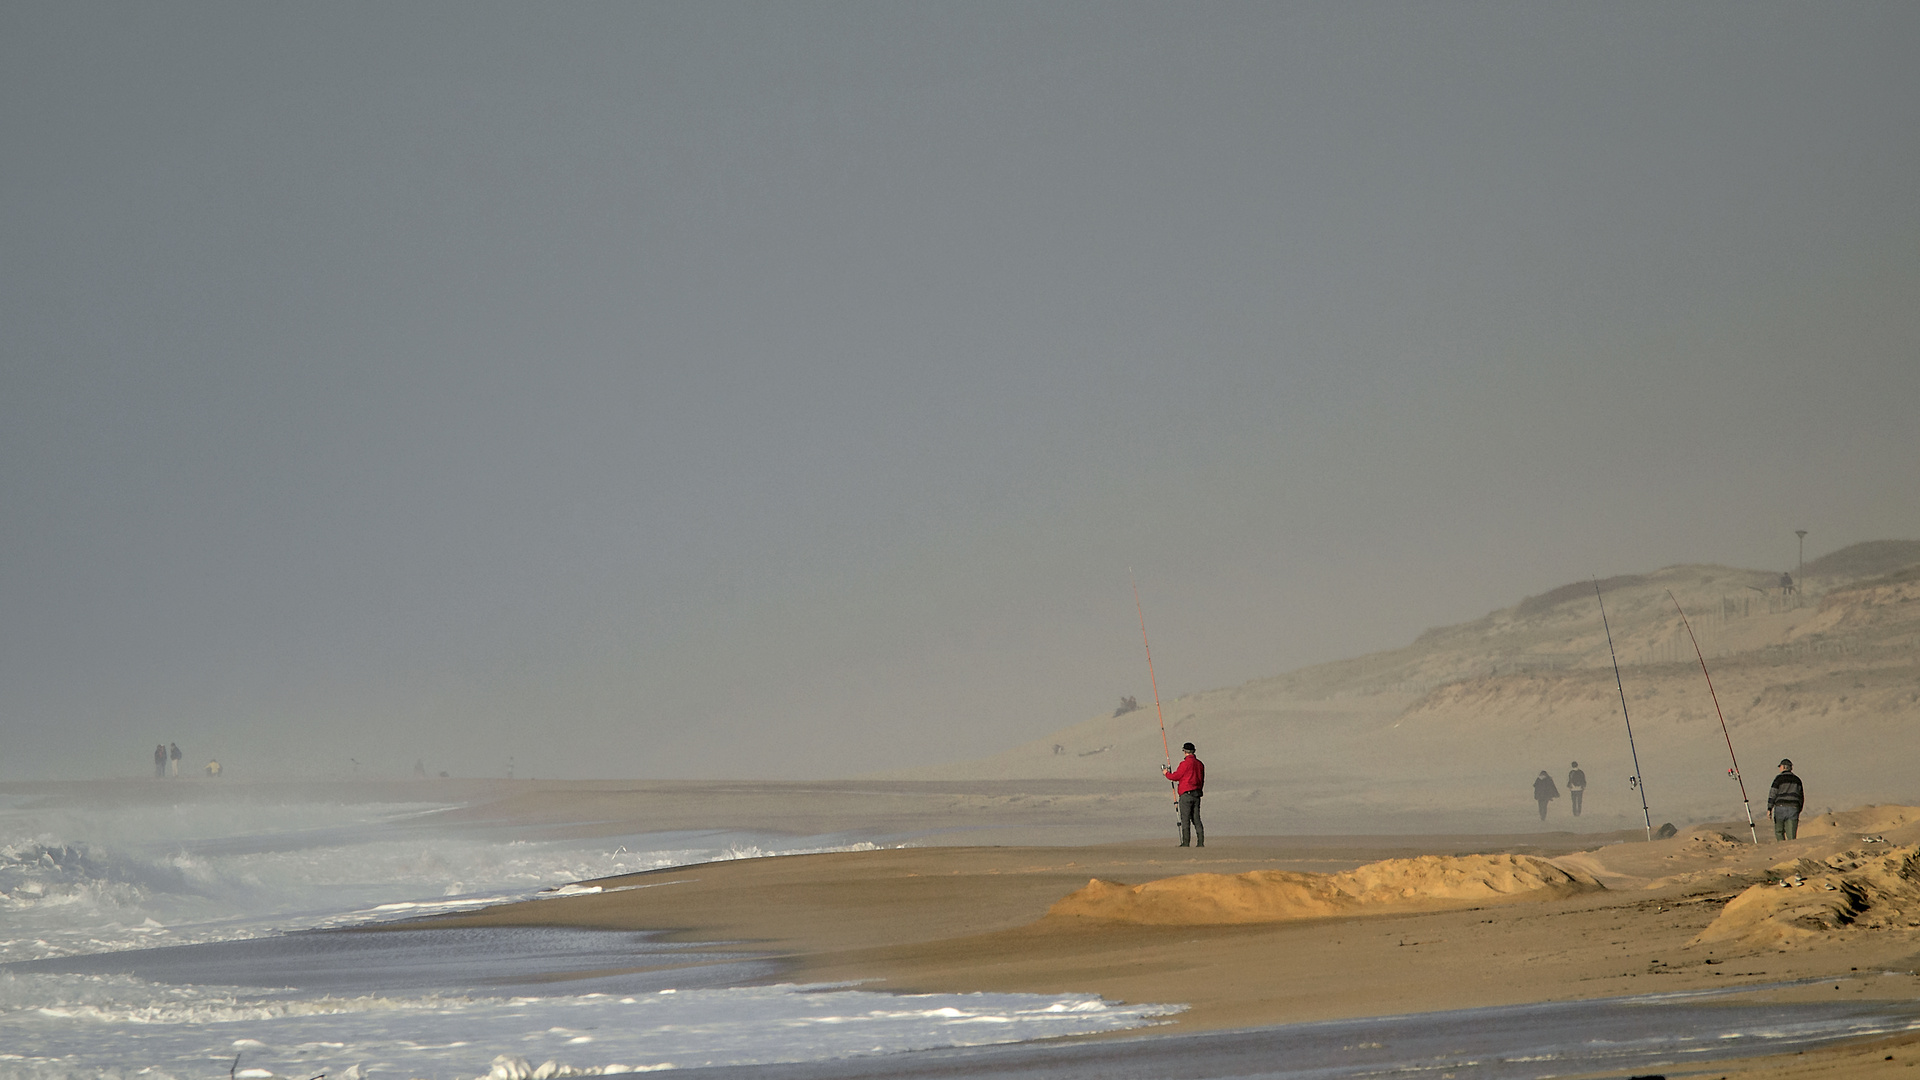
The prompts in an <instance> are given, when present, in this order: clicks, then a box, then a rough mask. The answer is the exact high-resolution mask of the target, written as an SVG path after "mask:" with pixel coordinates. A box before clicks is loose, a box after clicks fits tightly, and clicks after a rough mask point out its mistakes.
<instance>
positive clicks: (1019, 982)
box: [363, 823, 1920, 1076]
mask: <svg viewBox="0 0 1920 1080" xmlns="http://www.w3.org/2000/svg"><path fill="white" fill-rule="evenodd" d="M1739 831H1740V832H1742V833H1744V831H1745V830H1744V825H1742V827H1741V829H1740V830H1739ZM1897 831H1898V832H1900V833H1901V834H1902V836H1904V833H1905V832H1914V833H1915V834H1916V836H1917V837H1920V823H1910V824H1905V825H1902V826H1901V827H1900V829H1899V830H1897ZM1728 836H1729V834H1727V833H1716V832H1715V830H1714V828H1713V827H1708V828H1705V829H1698V828H1696V829H1694V830H1691V831H1690V832H1688V833H1685V834H1682V835H1681V836H1678V837H1675V838H1673V839H1671V840H1664V841H1656V842H1654V843H1651V844H1649V843H1646V842H1644V841H1635V842H1631V843H1620V842H1618V841H1619V840H1624V839H1625V837H1612V836H1601V837H1596V836H1595V835H1593V834H1587V835H1572V834H1567V835H1563V836H1558V837H1552V838H1541V837H1535V838H1529V839H1532V840H1535V841H1536V842H1535V843H1523V844H1513V843H1508V842H1505V841H1511V840H1514V839H1518V838H1517V837H1495V836H1477V837H1476V836H1442V837H1424V838H1422V837H1404V836H1402V837H1354V836H1341V837H1218V838H1215V840H1214V842H1213V844H1212V846H1209V847H1207V848H1204V849H1186V850H1181V849H1178V848H1176V847H1173V846H1171V845H1168V844H1166V843H1164V842H1157V841H1141V840H1136V841H1128V842H1120V843H1104V844H1088V845H1078V846H1062V847H896V848H884V849H879V850H872V851H857V852H835V853H826V854H813V855H789V856H779V857H773V858H759V859H742V860H733V861H728V862H720V863H708V864H702V865H698V866H690V867H680V868H675V869H668V870H658V871H652V872H649V873H646V874H637V875H627V876H624V877H618V878H608V879H602V880H599V881H592V882H583V883H581V884H582V885H583V886H586V887H590V888H591V887H597V888H600V889H601V890H603V891H601V892H597V893H587V894H582V895H569V896H565V897H555V898H546V899H538V900H532V901H524V902H520V903H515V904H507V905H501V906H498V907H494V908H487V909H482V910H480V911H475V912H465V913H457V914H450V915H442V916H434V917H430V918H426V919H420V920H412V921H408V922H404V923H393V924H386V925H385V926H384V927H375V928H363V929H365V930H371V931H375V932H377V931H378V930H380V929H404V928H413V927H425V926H472V927H480V926H576V927H582V928H600V929H644V930H651V931H657V932H662V933H663V934H665V936H666V938H667V940H673V941H679V942H683V943H689V944H694V945H695V946H696V949H697V948H698V947H699V946H700V945H701V944H702V943H714V942H727V943H728V944H727V946H725V947H727V948H731V949H734V950H738V949H740V948H741V947H742V946H745V947H747V948H749V949H751V950H753V951H755V952H757V953H761V954H763V955H766V956H768V957H770V958H771V959H773V960H774V961H775V962H776V964H777V965H778V970H779V971H780V975H779V976H778V978H779V979H780V980H782V981H786V980H791V981H797V982H803V983H820V984H841V985H848V984H852V985H858V986H860V987H862V988H866V989H876V990H884V991H889V992H896V993H934V992H943V993H956V992H957V993H969V992H1017V993H1040V994H1054V993H1091V994H1097V995H1099V996H1100V997H1102V998H1105V999H1107V1000H1109V1001H1115V1002H1122V1003H1130V1004H1144V1003H1153V1004H1182V1005H1185V1006H1187V1008H1186V1010H1185V1011H1184V1012H1181V1013H1179V1014H1175V1015H1173V1016H1171V1017H1169V1018H1168V1020H1169V1022H1168V1023H1166V1024H1163V1025H1156V1026H1153V1027H1150V1028H1145V1029H1133V1030H1130V1031H1126V1032H1114V1033H1107V1034H1103V1035H1099V1036H1093V1037H1092V1038H1098V1039H1114V1038H1121V1039H1125V1038H1142V1037H1157V1036H1165V1035H1186V1034H1201V1033H1217V1032H1226V1031H1238V1030H1246V1029H1255V1028H1268V1027H1273V1026H1275V1025H1284V1024H1296V1023H1303V1022H1309V1021H1322V1020H1348V1019H1359V1018H1371V1017H1382V1016H1391V1015H1401V1014H1418V1013H1427V1012H1435V1011H1452V1010H1459V1009H1467V1008H1476V1007H1485V1006H1517V1005H1526V1004H1533V1003H1544V1002H1563V1001H1576V1000H1598V999H1607V998H1619V997H1630V996H1636V995H1644V994H1648V993H1660V992H1668V991H1686V990H1730V989H1738V988H1742V987H1752V988H1756V989H1755V991H1754V992H1755V993H1756V994H1757V995H1758V996H1757V998H1756V1000H1764V1001H1768V1002H1792V1001H1806V1002H1828V1001H1836V1000H1840V999H1842V998H1844V999H1849V1000H1858V1001H1875V1000H1883V1001H1900V1002H1907V1001H1912V1000H1914V999H1916V998H1920V974H1916V973H1915V968H1916V967H1920V930H1917V929H1914V928H1905V927H1903V928H1899V929H1894V930H1888V931H1884V932H1871V933H1870V932H1865V931H1861V932H1852V933H1845V932H1843V933H1838V934H1832V935H1827V936H1825V937H1823V938H1820V939H1818V940H1809V941H1804V942H1796V943H1793V944H1790V945H1782V946H1780V947H1766V948H1757V947H1741V946H1729V945H1728V944H1726V943H1720V944H1690V942H1691V941H1692V939H1694V937H1695V936H1696V935H1697V934H1699V933H1700V932H1701V931H1702V930H1704V929H1705V928H1706V927H1707V926H1708V925H1709V924H1711V923H1713V921H1714V920H1715V918H1716V917H1717V916H1718V915H1719V914H1720V912H1721V911H1722V910H1724V908H1725V906H1726V905H1727V903H1728V902H1729V901H1731V900H1732V899H1733V898H1734V897H1736V896H1737V895H1739V894H1740V893H1741V892H1742V891H1743V890H1744V889H1745V888H1746V885H1747V884H1748V882H1749V881H1751V880H1753V878H1754V875H1755V874H1756V873H1759V872H1762V871H1763V870H1764V867H1766V866H1770V865H1773V864H1774V863H1777V862H1780V861H1783V860H1786V859H1789V858H1793V857H1802V858H1823V857H1826V856H1827V855H1830V854H1832V853H1834V852H1836V851H1839V850H1842V849H1844V848H1845V847H1846V846H1847V845H1848V844H1850V843H1855V842H1857V840H1858V837H1856V836H1854V835H1853V834H1852V833H1850V832H1848V831H1847V830H1845V829H1843V828H1839V827H1837V826H1836V827H1834V828H1833V829H1830V830H1829V832H1828V833H1827V834H1826V835H1817V836H1807V835H1805V834H1803V837H1802V838H1801V839H1800V840H1798V841H1793V842H1789V843H1787V844H1763V845H1759V846H1758V847H1753V846H1750V845H1747V844H1745V843H1732V842H1731V841H1729V840H1728ZM1895 838H1896V837H1895V836H1893V835H1891V834H1890V835H1889V837H1888V839H1889V840H1893V839H1895ZM1548 839H1551V840H1552V841H1560V842H1559V843H1553V842H1538V841H1544V840H1548ZM1596 839H1601V840H1603V842H1604V841H1614V842H1612V843H1609V844H1606V846H1603V847H1600V848H1597V849H1596V848H1594V847H1593V846H1592V845H1593V841H1594V840H1596ZM1908 842H1911V841H1908ZM1503 849H1504V850H1509V851H1512V850H1516V849H1517V850H1518V851H1520V852H1524V853H1528V854H1536V855H1541V856H1547V857H1557V858H1560V859H1562V860H1564V863H1565V864H1567V865H1581V866H1583V867H1584V868H1586V869H1587V870H1588V871H1590V872H1592V873H1593V874H1594V875H1595V876H1596V877H1598V878H1599V879H1600V880H1602V881H1603V882H1606V883H1607V885H1608V887H1607V888H1606V889H1605V890H1603V891H1598V892H1590V893H1582V894H1578V895H1571V896H1566V895H1561V896H1555V897H1551V898H1545V899H1531V898H1527V897H1515V898H1510V899H1502V900H1498V901H1493V902H1482V903H1474V904H1463V903H1454V904H1449V905H1443V906H1436V907H1433V908H1431V909H1427V910H1396V911H1384V912H1381V913H1378V914H1357V915H1341V916H1332V917H1324V918H1314V919H1302V920H1298V921H1291V922H1268V923H1248V924H1235V925H1132V924H1115V923H1102V922H1090V921H1086V920H1077V919H1073V918H1066V917H1061V916H1052V917H1049V916H1048V914H1047V909H1048V908H1049V907H1050V906H1051V905H1052V904H1053V903H1054V902H1055V901H1057V900H1059V899H1061V898H1062V897H1064V896H1065V895H1067V894H1068V893H1070V892H1072V891H1074V890H1076V889H1078V888H1080V887H1082V886H1084V885H1086V884H1087V882H1088V880H1089V879H1091V878H1101V879H1105V880H1112V881H1120V882H1125V883H1129V884H1138V883H1141V882H1144V881H1148V880H1156V879H1161V878H1166V877H1171V876H1175V875H1179V874H1187V873H1218V874H1239V873H1244V872H1247V871H1250V870H1271V869H1284V870H1293V871H1298V872H1316V873H1330V872H1336V871H1343V870H1347V869H1351V868H1353V867H1356V866H1359V865H1362V864H1365V863H1369V862H1374V861H1378V860H1380V859H1386V858H1404V857H1409V856H1413V855H1424V854H1434V855H1461V854H1467V853H1476V852H1477V853H1491V852H1494V851H1498V850H1503ZM667 884H671V885H672V887H670V888H662V887H657V886H662V885H667ZM639 886H650V887H639ZM1882 972H1891V974H1881V973H1882ZM1811 980H1820V981H1819V982H1818V983H1815V982H1812V981H1811ZM1795 981H1799V982H1800V983H1801V985H1798V986H1789V987H1779V986H1777V985H1776V984H1780V983H1792V982H1795ZM1836 987H1838V989H1835V988H1836ZM1895 1038H1896V1039H1904V1038H1906V1036H1897V1037H1895ZM1883 1041H1884V1040H1883ZM1875 1045H1878V1043H1877V1042H1876V1043H1875ZM1890 1045H1892V1044H1890ZM1900 1045H1905V1044H1904V1043H1902V1044H1900ZM1889 1052H1893V1053H1895V1055H1896V1057H1898V1056H1899V1054H1898V1051H1897V1050H1896V1051H1889ZM1847 1053H1851V1052H1845V1053H1843V1052H1842V1051H1841V1050H1838V1049H1834V1048H1822V1049H1820V1050H1818V1051H1817V1052H1815V1051H1809V1052H1808V1053H1806V1054H1802V1053H1797V1052H1796V1053H1791V1054H1789V1055H1788V1056H1789V1057H1791V1058H1794V1059H1796V1060H1798V1061H1799V1062H1800V1063H1801V1064H1803V1065H1804V1064H1806V1063H1807V1062H1808V1060H1809V1058H1810V1057H1813V1058H1816V1059H1817V1061H1832V1062H1836V1063H1838V1062H1842V1061H1845V1062H1846V1063H1847V1064H1845V1065H1844V1066H1842V1065H1840V1064H1834V1065H1833V1066H1832V1069H1833V1070H1838V1071H1831V1070H1830V1071H1829V1072H1827V1073H1820V1072H1808V1073H1800V1072H1795V1073H1781V1074H1779V1075H1782V1076H1787V1075H1792V1076H1801V1075H1806V1076H1819V1075H1831V1076H1841V1075H1857V1074H1858V1073H1857V1072H1850V1071H1848V1070H1850V1069H1855V1068H1856V1067H1859V1066H1861V1063H1862V1061H1864V1058H1860V1057H1859V1055H1858V1054H1854V1055H1853V1056H1852V1057H1848V1056H1847ZM1881 1056H1884V1055H1881ZM1856 1059H1858V1060H1856ZM1876 1060H1877V1059H1876ZM1729 1064H1731V1062H1730V1063H1729ZM1781 1064H1782V1063H1780V1062H1775V1061H1773V1059H1772V1058H1757V1059H1754V1060H1753V1061H1752V1062H1751V1063H1747V1064H1746V1065H1743V1066H1742V1067H1747V1068H1751V1069H1760V1070H1762V1071H1760V1072H1754V1073H1753V1075H1755V1076H1772V1075H1774V1073H1771V1072H1766V1071H1764V1070H1766V1069H1772V1068H1774V1067H1776V1066H1780V1065H1781ZM1896 1064H1897V1062H1896ZM1796 1067H1799V1066H1796ZM1820 1067H1821V1068H1827V1066H1820ZM1727 1075H1735V1074H1734V1073H1732V1072H1729V1073H1728V1074H1727ZM1908 1075H1910V1074H1908Z"/></svg>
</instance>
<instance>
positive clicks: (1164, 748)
mask: <svg viewBox="0 0 1920 1080" xmlns="http://www.w3.org/2000/svg"><path fill="white" fill-rule="evenodd" d="M1127 584H1128V585H1131V586H1133V610H1134V612H1135V613H1136V614H1138V615H1139V616H1140V646H1141V648H1144V649H1145V650H1146V651H1147V685H1148V686H1150V687H1152V688H1153V714H1154V715H1155V716H1157V717H1159V718H1160V752H1161V753H1162V754H1165V755H1166V757H1167V767H1166V769H1165V770H1162V773H1161V775H1163V776H1164V775H1165V774H1166V773H1167V772H1171V771H1172V770H1173V748H1172V747H1171V746H1169V745H1168V743H1167V714H1166V713H1165V712H1163V711H1162V710H1161V708H1160V680H1158V679H1156V678H1154V675H1153V646H1152V645H1151V644H1149V643H1148V641H1147V609H1146V608H1143V607H1141V606H1140V583H1139V582H1137V581H1135V580H1133V567H1131V566H1129V567H1127ZM1167 786H1168V787H1169V788H1172V789H1173V812H1174V816H1175V817H1176V818H1178V816H1179V814H1180V785H1179V784H1177V783H1175V782H1174V781H1173V780H1172V778H1168V780H1167ZM1175 824H1176V826H1177V825H1178V822H1177V821H1176V823H1175Z"/></svg>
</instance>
